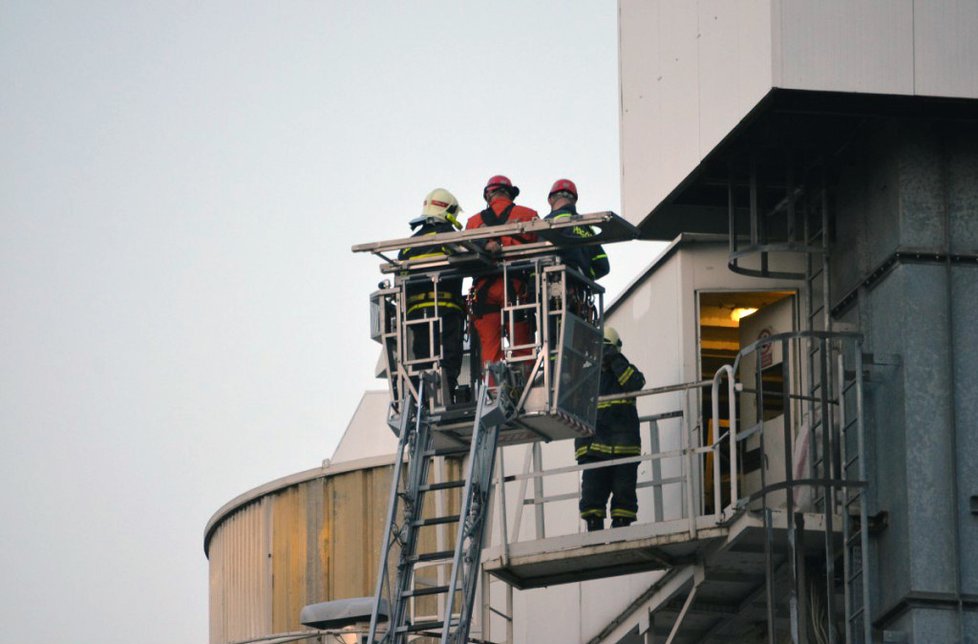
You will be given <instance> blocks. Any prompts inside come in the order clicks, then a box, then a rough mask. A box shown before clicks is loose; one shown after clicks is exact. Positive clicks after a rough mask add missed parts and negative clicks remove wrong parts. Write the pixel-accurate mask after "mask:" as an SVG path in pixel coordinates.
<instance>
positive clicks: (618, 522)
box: [611, 517, 635, 528]
mask: <svg viewBox="0 0 978 644" xmlns="http://www.w3.org/2000/svg"><path fill="white" fill-rule="evenodd" d="M634 521H635V519H625V518H623V517H614V518H613V519H612V520H611V527H612V528H626V527H628V526H630V525H632V522H634Z"/></svg>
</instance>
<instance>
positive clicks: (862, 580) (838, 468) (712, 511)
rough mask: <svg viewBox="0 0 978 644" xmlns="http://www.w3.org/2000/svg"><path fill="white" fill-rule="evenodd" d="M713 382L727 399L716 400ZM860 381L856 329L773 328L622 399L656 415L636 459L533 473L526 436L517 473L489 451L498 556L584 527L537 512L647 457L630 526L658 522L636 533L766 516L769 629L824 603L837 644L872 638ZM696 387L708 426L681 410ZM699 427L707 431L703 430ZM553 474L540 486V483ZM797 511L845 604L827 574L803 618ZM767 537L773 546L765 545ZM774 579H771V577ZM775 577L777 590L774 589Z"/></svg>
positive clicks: (795, 627)
mask: <svg viewBox="0 0 978 644" xmlns="http://www.w3.org/2000/svg"><path fill="white" fill-rule="evenodd" d="M812 342H815V343H819V344H821V347H822V349H821V350H820V351H819V352H816V353H812V352H810V351H808V350H806V349H807V346H808V344H809V343H812ZM813 356H814V357H813ZM813 359H815V360H819V361H820V362H824V363H825V364H819V365H816V368H817V369H818V370H819V371H820V372H821V373H822V374H823V380H822V384H821V387H820V388H818V389H817V390H813V388H812V387H810V383H808V382H806V376H805V374H806V373H808V370H807V369H806V367H807V366H808V365H807V363H806V361H807V360H813ZM724 380H726V391H725V393H726V397H727V399H728V400H727V401H723V400H722V396H721V394H722V393H724V392H723V386H724ZM862 387H863V384H862V341H861V336H860V335H859V334H855V333H844V332H825V331H802V332H793V333H785V334H778V335H772V336H770V337H766V338H763V339H761V340H758V341H757V342H755V343H753V344H751V345H749V346H747V347H744V348H743V349H742V350H741V351H740V353H739V354H738V355H737V358H736V359H735V361H734V362H733V364H730V365H725V366H723V367H721V368H720V369H719V370H718V371H717V372H716V374H715V375H714V377H713V379H712V380H707V381H701V382H692V383H684V384H679V385H673V386H668V387H658V388H654V389H647V390H643V391H640V392H635V393H632V394H626V396H631V397H635V398H645V399H647V400H651V401H652V404H651V405H649V404H646V405H644V406H645V407H646V408H649V407H652V408H654V409H655V410H656V411H655V412H654V413H646V414H644V415H640V421H641V423H642V432H643V443H644V449H643V452H642V453H641V454H640V455H638V456H629V457H625V458H618V459H614V460H607V461H600V462H596V463H586V464H573V465H559V466H557V467H552V468H549V469H544V468H543V467H542V464H543V463H542V461H543V458H542V454H541V450H540V446H539V444H536V445H531V446H528V447H527V448H526V452H525V455H524V458H523V464H522V468H521V470H520V471H519V472H516V473H508V472H506V471H505V463H504V460H503V458H500V459H499V470H498V471H497V477H496V502H497V503H498V504H499V506H498V507H499V511H498V512H497V513H496V519H497V520H498V521H499V522H500V523H499V526H498V527H494V528H493V533H494V536H495V539H494V540H495V542H496V543H495V544H494V545H495V546H497V547H499V548H501V556H502V560H503V561H504V562H505V561H508V560H509V557H510V547H511V545H513V544H516V543H519V542H521V541H526V540H528V539H529V540H536V539H544V538H552V537H556V536H564V535H567V534H576V533H579V532H581V531H582V530H583V527H582V522H581V521H579V520H577V512H576V510H577V508H576V507H575V508H573V509H571V508H570V507H568V508H567V510H566V511H563V510H561V511H559V513H558V515H559V516H560V517H564V518H563V519H561V520H560V521H557V522H554V521H551V522H550V524H549V525H547V524H545V521H544V519H545V517H546V516H547V513H545V512H544V511H543V508H544V507H548V508H549V507H553V505H554V504H560V503H564V504H570V503H573V502H576V501H577V500H578V499H579V497H580V489H579V487H578V485H579V483H578V482H577V481H579V474H578V473H579V472H582V471H586V470H590V469H594V468H600V467H606V466H609V465H613V464H625V463H639V464H645V465H646V466H647V467H645V468H643V469H644V471H643V472H642V473H641V475H640V480H639V483H638V485H637V488H638V490H639V491H641V490H643V489H645V490H649V491H650V492H651V493H649V492H646V495H645V496H643V497H641V498H640V520H639V522H637V524H636V525H639V524H652V525H658V529H656V530H646V531H645V533H644V534H646V535H648V534H661V533H663V531H666V532H669V533H681V532H686V533H688V535H689V539H690V540H695V539H697V538H698V533H699V532H700V531H702V530H704V529H705V528H708V527H715V526H718V525H725V524H729V522H731V521H732V520H733V519H735V518H736V517H738V516H740V515H742V514H744V513H751V514H753V515H754V516H757V517H759V518H761V519H762V520H763V523H764V533H765V535H767V536H766V538H765V541H766V542H765V544H764V545H765V564H764V566H765V579H766V591H767V600H768V601H767V608H768V619H769V631H770V633H771V634H772V637H773V636H774V635H773V634H774V633H775V630H776V629H778V628H781V629H783V628H789V629H790V630H791V635H792V636H797V635H798V631H799V629H800V628H807V627H808V626H807V625H806V622H805V620H810V619H817V620H819V621H820V622H821V623H823V624H824V623H830V624H831V623H834V622H835V621H836V615H835V614H834V611H835V610H836V608H835V606H836V605H843V604H844V606H845V625H846V629H847V631H848V632H847V634H846V635H845V636H842V635H841V634H840V636H839V638H838V639H836V640H834V641H841V638H842V637H847V639H848V640H849V641H869V639H868V637H869V635H868V634H869V628H870V626H869V620H868V619H866V618H865V616H866V615H868V614H869V605H868V602H869V598H868V588H867V583H866V576H867V574H868V573H866V572H865V571H864V570H863V566H864V565H865V564H864V562H865V561H866V560H867V559H866V551H867V548H868V536H867V531H866V526H867V524H868V520H867V507H866V505H867V504H866V500H865V494H864V492H865V489H866V487H867V480H866V468H865V465H864V463H865V458H864V457H863V445H864V427H863V409H862ZM706 395H709V398H710V403H711V404H710V418H709V419H708V421H707V422H708V424H707V423H704V422H703V421H702V420H701V419H700V414H699V413H695V412H692V411H691V410H698V409H700V408H701V407H700V405H701V404H702V402H703V397H704V396H706ZM613 397H615V398H621V397H623V396H622V395H621V394H615V395H614V396H613ZM724 424H728V427H727V428H726V429H723V428H722V427H721V426H722V425H724ZM704 426H706V427H707V428H708V429H712V432H709V433H708V432H705V431H704ZM571 453H572V449H571V447H570V446H569V445H568V446H567V452H566V454H567V456H565V457H564V459H565V460H569V458H570V454H571ZM816 455H818V456H819V458H818V459H816V458H815V456H816ZM571 476H574V477H575V478H576V479H577V481H575V484H574V485H573V486H571V485H570V482H569V481H568V480H566V479H567V477H571ZM559 477H565V480H563V481H560V480H559ZM555 480H556V481H557V483H555V484H554V485H553V486H552V487H551V491H550V492H549V493H546V492H545V484H544V482H545V481H555ZM531 484H532V485H531ZM514 487H515V488H516V489H515V493H514V491H513V488H514ZM640 493H641V492H640ZM806 495H807V497H806ZM819 499H824V501H822V502H819ZM513 502H515V507H513V508H512V509H511V510H507V504H511V503H513ZM530 509H532V511H533V515H534V518H535V520H536V521H535V529H533V530H528V529H527V528H526V527H525V525H524V524H525V522H526V520H525V517H524V515H525V513H526V512H527V511H528V510H530ZM779 513H780V514H783V515H784V516H783V519H782V520H781V523H783V525H781V523H779V525H781V527H780V528H778V531H777V533H778V536H777V537H775V536H774V535H775V530H774V519H773V517H774V515H775V514H779ZM819 515H820V516H821V519H820V520H819V519H817V517H818V516H819ZM551 516H552V513H551ZM805 516H809V517H811V519H810V520H809V522H808V524H807V525H808V526H809V529H817V530H820V531H821V532H822V533H823V535H824V539H823V540H820V541H822V546H820V548H821V549H822V550H823V552H822V553H821V559H822V560H823V561H824V564H825V567H826V574H825V579H827V580H832V579H834V578H835V573H834V567H835V562H836V561H837V560H841V561H842V563H843V567H844V577H845V580H846V581H845V587H844V589H842V590H843V591H844V592H843V593H840V595H844V597H843V601H841V602H837V599H836V597H835V593H836V592H837V590H836V589H835V588H834V584H833V583H831V582H826V583H825V587H824V588H823V589H822V591H819V592H824V593H825V594H826V597H825V601H822V600H818V603H819V604H821V605H822V606H823V608H822V610H823V611H824V613H825V614H824V615H812V614H810V613H809V614H807V616H806V614H805V611H804V609H803V608H802V607H800V606H799V602H801V601H804V599H805V598H806V597H807V595H806V593H807V592H811V593H815V594H817V592H816V591H815V590H811V591H809V590H808V589H804V588H802V586H803V581H802V580H803V579H804V577H805V576H804V575H803V574H802V571H801V567H802V566H804V565H805V557H806V556H811V555H812V554H814V553H815V552H817V549H816V550H815V551H813V550H812V547H813V546H814V542H810V543H809V544H808V548H809V550H808V552H807V555H806V553H805V551H804V547H803V546H802V545H800V544H799V535H800V532H799V530H803V529H805V528H804V526H805V525H806V524H805V521H804V519H803V518H802V517H805ZM568 517H574V519H575V520H574V521H573V522H571V521H570V520H569V518H568ZM555 525H556V526H557V529H556V530H555ZM814 526H817V527H814ZM715 534H716V533H715V532H713V533H711V536H712V535H715ZM839 536H841V539H840V538H839ZM774 539H778V540H779V544H781V545H777V546H776V545H775V542H774ZM776 573H778V574H780V575H782V577H778V579H780V581H776ZM785 574H786V577H785V576H784V575H785ZM784 578H787V579H788V580H789V581H788V582H785V581H783V579H784ZM778 584H786V587H785V588H778V587H776V586H777V585H778ZM782 602H787V609H788V613H789V615H790V616H791V620H790V622H789V625H788V626H787V627H783V626H781V624H783V622H777V621H776V620H775V606H776V605H777V604H779V603H782ZM799 615H801V616H802V617H801V618H800V617H799ZM839 621H840V623H841V620H839ZM829 630H831V629H829ZM779 632H780V631H779ZM772 641H773V640H772ZM796 641H797V639H796Z"/></svg>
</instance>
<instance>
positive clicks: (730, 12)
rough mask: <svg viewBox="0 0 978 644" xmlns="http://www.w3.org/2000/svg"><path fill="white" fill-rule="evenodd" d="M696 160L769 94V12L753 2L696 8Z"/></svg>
mask: <svg viewBox="0 0 978 644" xmlns="http://www.w3.org/2000/svg"><path fill="white" fill-rule="evenodd" d="M699 7H700V10H699V31H698V42H699V52H700V54H699V57H700V70H699V88H700V89H699V93H700V110H699V112H700V118H699V141H698V142H697V146H698V150H697V152H698V156H699V157H700V158H703V157H704V156H706V155H707V154H708V153H709V152H710V150H712V149H713V148H714V147H715V146H716V145H717V143H719V142H720V141H721V140H722V139H723V137H725V136H726V135H727V133H728V132H730V130H731V129H733V128H734V126H736V125H737V123H738V122H739V121H740V120H741V119H743V118H744V116H745V115H746V114H747V113H748V112H749V111H750V110H751V108H752V107H754V105H756V104H757V102H758V101H760V100H761V99H762V98H764V96H765V95H766V94H767V93H768V91H770V89H771V81H772V78H771V48H772V39H771V29H772V25H771V9H770V6H769V5H768V3H767V2H759V1H758V0H737V1H735V2H731V1H730V0H701V2H700V3H699Z"/></svg>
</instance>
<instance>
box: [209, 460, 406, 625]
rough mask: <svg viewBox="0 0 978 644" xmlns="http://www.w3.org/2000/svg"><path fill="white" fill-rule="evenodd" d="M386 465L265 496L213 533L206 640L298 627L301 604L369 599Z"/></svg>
mask: <svg viewBox="0 0 978 644" xmlns="http://www.w3.org/2000/svg"><path fill="white" fill-rule="evenodd" d="M391 471H392V468H391V466H384V467H374V468H368V469H361V470H354V471H350V472H345V473H341V474H337V475H335V476H329V477H318V478H314V479H312V480H308V481H305V482H302V483H299V484H296V485H292V486H289V487H286V488H283V489H280V490H276V491H273V492H270V493H269V494H267V495H265V496H262V497H260V498H258V499H256V500H255V501H253V502H251V503H249V504H247V505H245V506H243V507H241V508H238V509H236V510H234V511H233V512H231V513H229V515H228V516H227V517H225V518H224V519H223V520H222V521H221V522H220V523H219V524H218V525H217V526H216V527H215V528H214V531H213V534H212V536H211V539H210V542H209V547H208V559H209V560H210V642H211V644H227V643H228V642H235V641H241V640H245V639H248V638H255V637H260V636H264V635H271V634H275V633H286V632H290V631H296V630H300V629H301V626H300V624H299V611H300V610H301V609H302V607H303V606H305V605H307V604H312V603H316V602H321V601H327V600H331V599H341V598H346V597H362V596H366V595H371V594H373V590H374V588H373V584H374V578H375V575H376V567H377V557H378V553H379V552H380V540H381V537H382V532H383V527H384V526H383V522H384V516H385V511H386V508H387V498H388V492H389V489H390V476H391Z"/></svg>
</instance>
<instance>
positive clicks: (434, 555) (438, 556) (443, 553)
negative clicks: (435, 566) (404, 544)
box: [408, 550, 455, 563]
mask: <svg viewBox="0 0 978 644" xmlns="http://www.w3.org/2000/svg"><path fill="white" fill-rule="evenodd" d="M454 556H455V551H454V550H438V551H436V552H423V553H421V554H418V555H411V556H410V557H408V561H410V562H411V563H417V562H419V561H442V560H445V559H451V558H452V557H454Z"/></svg>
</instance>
